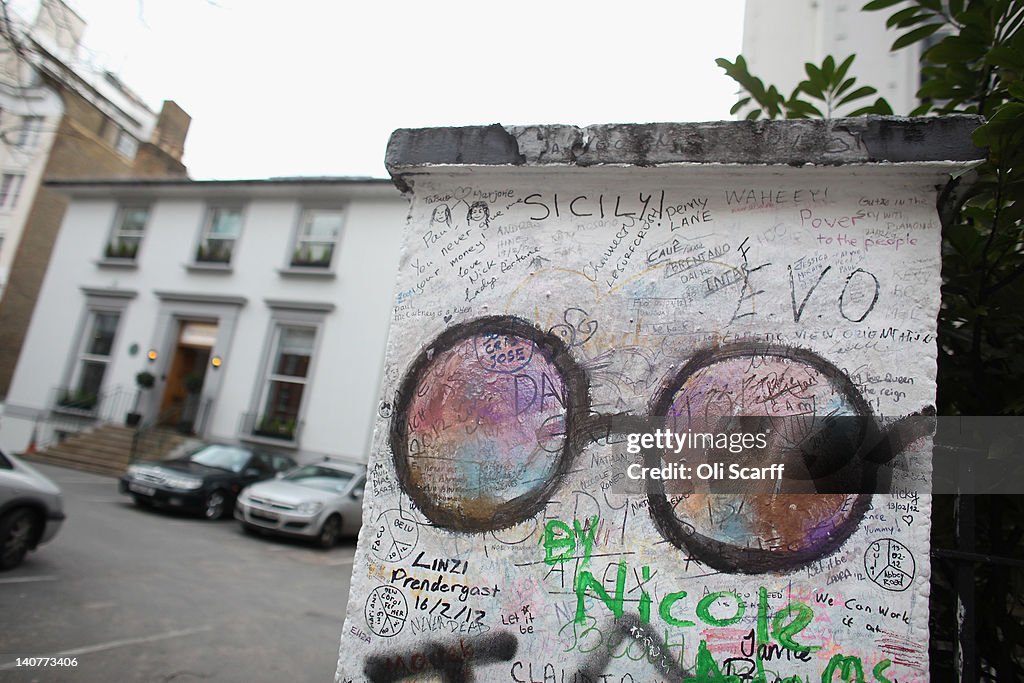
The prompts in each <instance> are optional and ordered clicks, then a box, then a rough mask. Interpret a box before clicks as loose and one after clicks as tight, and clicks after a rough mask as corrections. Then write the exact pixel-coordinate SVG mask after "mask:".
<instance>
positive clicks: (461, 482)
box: [392, 328, 569, 532]
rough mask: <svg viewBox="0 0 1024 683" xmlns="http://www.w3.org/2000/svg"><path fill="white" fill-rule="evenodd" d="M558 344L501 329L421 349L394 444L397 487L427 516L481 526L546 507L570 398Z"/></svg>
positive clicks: (562, 449)
mask: <svg viewBox="0 0 1024 683" xmlns="http://www.w3.org/2000/svg"><path fill="white" fill-rule="evenodd" d="M531 329H532V328H531ZM556 353H557V351H556V350H555V349H553V348H552V347H550V346H545V345H538V343H537V342H536V341H534V339H531V338H530V337H528V336H521V335H517V334H514V333H504V332H482V333H477V334H469V335H466V336H463V337H461V338H458V339H455V340H454V342H453V343H452V345H451V346H449V347H448V348H437V349H436V350H435V349H428V350H427V352H426V355H425V356H424V357H423V358H422V359H421V360H422V361H424V362H422V363H421V364H420V366H419V367H418V368H416V369H415V378H414V381H413V382H412V383H411V384H408V385H407V389H406V390H407V391H408V392H409V395H407V396H405V397H404V402H405V404H406V406H407V407H406V408H405V411H404V417H403V418H402V422H403V424H401V425H400V428H399V429H397V430H396V431H394V432H393V443H392V447H393V450H394V452H395V458H396V459H395V462H396V468H397V469H398V471H399V476H400V478H401V479H402V481H403V488H404V489H405V491H406V493H408V494H409V495H410V497H411V498H412V499H413V501H414V502H415V503H416V504H417V505H418V506H419V507H420V508H421V510H422V511H423V513H424V514H425V515H426V516H427V518H428V519H430V520H431V521H432V522H434V523H435V524H437V525H438V526H443V527H446V528H449V529H453V530H459V531H476V532H479V531H486V530H493V529H498V528H503V527H506V526H510V525H512V524H515V523H517V522H519V521H522V519H525V518H526V517H529V516H531V515H533V514H535V513H536V512H537V511H538V510H539V509H540V507H542V506H543V504H544V503H545V502H546V499H547V494H548V493H549V492H550V490H551V488H552V487H553V486H554V485H555V484H556V483H557V481H558V474H559V471H560V467H561V466H562V463H563V458H564V457H565V455H566V453H567V437H566V423H567V419H568V415H569V409H568V407H567V406H568V405H569V397H568V388H567V384H566V382H565V380H564V379H563V374H562V372H561V371H560V370H559V368H558V367H557V366H556V363H555V359H554V355H555V354H556Z"/></svg>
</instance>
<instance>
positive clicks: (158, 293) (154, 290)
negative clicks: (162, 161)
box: [0, 178, 407, 460]
mask: <svg viewBox="0 0 1024 683" xmlns="http://www.w3.org/2000/svg"><path fill="white" fill-rule="evenodd" d="M48 187H50V188H51V189H54V190H59V191H61V192H63V193H65V194H66V195H68V196H69V197H70V199H71V203H70V206H69V207H68V210H67V213H66V214H65V217H64V222H63V224H62V227H61V231H60V234H59V236H58V238H57V243H56V245H55V247H54V251H53V256H52V258H51V261H50V265H49V268H48V270H47V273H46V278H45V280H44V282H43V287H42V291H41V293H40V296H39V299H38V303H37V306H36V309H35V313H34V315H33V317H32V322H31V325H30V327H29V331H28V337H27V339H26V343H25V345H24V347H23V349H22V352H21V355H20V357H19V360H18V365H17V368H16V370H15V373H14V378H13V382H12V385H11V389H10V392H9V394H8V397H7V402H6V405H5V407H4V415H3V419H2V422H0V447H2V448H4V449H7V450H10V451H15V452H19V451H21V450H24V449H25V448H26V447H27V446H28V444H29V443H30V440H31V438H32V435H33V431H35V432H36V438H37V439H38V440H39V441H41V442H44V441H46V440H47V439H48V438H49V437H50V436H51V434H50V433H49V432H52V431H53V428H54V427H53V425H54V424H55V423H54V418H55V417H59V416H61V415H65V416H67V415H71V416H81V417H82V418H83V419H88V420H96V421H100V422H102V421H110V422H121V423H123V421H124V420H125V417H126V413H128V412H138V413H141V414H142V415H143V420H144V422H152V421H154V420H158V421H160V422H163V423H165V424H168V425H173V426H179V425H183V424H184V426H186V427H191V428H192V429H193V430H194V431H195V432H196V433H197V435H199V436H201V437H204V438H208V439H214V440H224V441H254V442H260V441H262V442H265V443H267V444H271V445H273V446H275V447H280V448H290V449H294V450H295V451H296V452H298V453H299V454H301V455H311V456H312V455H321V454H322V455H332V456H341V457H347V458H354V459H359V460H365V458H366V449H367V447H368V444H369V440H370V437H371V434H372V426H373V423H374V418H375V415H376V412H377V406H378V403H379V397H378V395H377V392H378V384H379V381H380V375H381V372H382V368H383V358H384V344H385V340H386V338H387V328H388V321H389V318H390V314H391V307H392V301H393V296H394V294H393V290H394V283H395V278H396V269H397V267H398V256H399V249H400V241H401V235H402V228H403V226H404V224H405V217H406V212H407V205H406V201H405V200H404V199H402V197H401V196H400V195H399V193H398V192H397V191H396V190H395V188H394V186H393V185H392V184H391V182H390V181H386V180H370V179H336V178H294V179H273V180H260V181H190V180H185V179H180V180H179V179H172V180H113V181H64V182H60V181H58V182H54V183H49V184H48ZM142 371H148V372H150V373H151V374H153V375H154V376H155V379H156V381H155V385H154V386H153V387H152V388H151V389H148V390H145V391H142V392H141V396H142V399H141V401H140V403H139V405H138V410H137V411H135V410H134V408H135V405H134V400H135V395H136V393H137V387H136V375H137V374H138V373H140V372H142Z"/></svg>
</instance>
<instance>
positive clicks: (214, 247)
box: [196, 206, 242, 264]
mask: <svg viewBox="0 0 1024 683" xmlns="http://www.w3.org/2000/svg"><path fill="white" fill-rule="evenodd" d="M241 232H242V210H241V209H239V208H231V207H223V206H221V207H214V208H212V209H210V211H209V212H208V214H207V216H206V224H205V226H204V228H203V236H202V238H201V239H200V241H199V246H198V247H197V248H196V262H197V263H223V264H228V263H231V254H232V252H233V251H234V250H235V243H236V242H237V241H238V236H239V235H240V234H241Z"/></svg>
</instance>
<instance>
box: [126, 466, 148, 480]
mask: <svg viewBox="0 0 1024 683" xmlns="http://www.w3.org/2000/svg"><path fill="white" fill-rule="evenodd" d="M143 469H145V468H144V467H139V466H138V465H128V469H127V470H126V471H125V474H126V475H128V476H129V477H131V478H132V479H134V478H135V477H137V476H139V473H140V472H142V470H143Z"/></svg>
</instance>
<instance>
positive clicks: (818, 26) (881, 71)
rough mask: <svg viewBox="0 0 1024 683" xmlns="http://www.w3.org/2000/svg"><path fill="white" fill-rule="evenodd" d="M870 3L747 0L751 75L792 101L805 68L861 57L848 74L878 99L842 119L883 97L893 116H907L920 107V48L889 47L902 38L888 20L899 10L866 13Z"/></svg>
mask: <svg viewBox="0 0 1024 683" xmlns="http://www.w3.org/2000/svg"><path fill="white" fill-rule="evenodd" d="M865 2H866V0H747V3H746V8H745V11H744V18H743V56H744V57H745V58H746V60H747V66H748V67H749V68H750V72H751V73H752V74H754V75H755V76H757V77H758V78H760V79H761V80H762V81H764V83H765V85H776V86H778V87H779V89H780V91H781V92H782V94H783V95H784V96H787V97H788V96H789V93H790V92H792V91H793V88H795V87H796V86H797V84H798V83H800V81H802V80H805V79H806V78H807V75H806V72H805V71H804V64H805V63H806V62H811V63H813V64H821V62H822V60H824V59H825V57H826V56H828V55H830V54H831V55H832V56H833V57H835V58H836V60H837V62H839V61H842V60H843V59H845V58H846V57H848V56H849V55H851V54H856V55H857V58H856V59H855V60H854V62H853V66H852V67H851V69H850V72H849V75H851V76H856V77H857V85H858V86H864V85H870V86H872V87H874V88H877V89H878V94H877V95H874V96H872V97H871V98H870V100H869V99H868V98H865V99H864V100H861V101H859V103H855V104H854V107H850V106H849V105H847V106H846V107H844V108H841V109H840V110H839V111H838V115H842V114H843V113H845V112H848V111H851V109H853V108H856V107H860V106H863V105H864V104H868V103H870V102H874V100H875V98H877V97H884V98H885V99H886V101H888V102H889V105H890V106H891V107H892V109H893V112H894V113H895V114H898V115H906V114H909V113H910V112H911V110H913V109H914V108H915V107H917V105H918V100H917V97H916V96H915V93H916V92H917V89H918V88H919V87H920V85H919V80H920V67H919V66H918V58H919V56H920V54H921V51H920V44H915V45H911V46H910V47H907V48H904V49H902V50H899V51H897V52H891V51H890V50H889V48H890V47H891V46H892V44H893V41H895V40H896V39H897V38H898V37H899V36H900V35H902V33H903V32H904V31H903V30H901V31H895V30H889V29H887V28H886V26H885V22H886V20H887V19H888V18H889V16H890V15H891V14H892V13H893V11H895V9H888V10H880V11H877V12H862V11H861V9H860V8H861V7H863V6H864V4H865Z"/></svg>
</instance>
